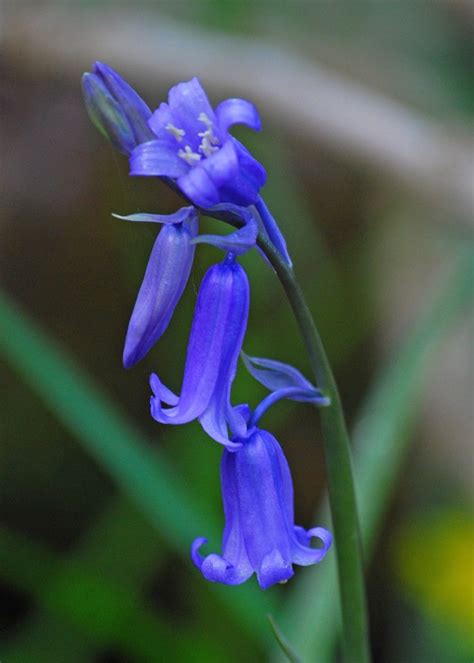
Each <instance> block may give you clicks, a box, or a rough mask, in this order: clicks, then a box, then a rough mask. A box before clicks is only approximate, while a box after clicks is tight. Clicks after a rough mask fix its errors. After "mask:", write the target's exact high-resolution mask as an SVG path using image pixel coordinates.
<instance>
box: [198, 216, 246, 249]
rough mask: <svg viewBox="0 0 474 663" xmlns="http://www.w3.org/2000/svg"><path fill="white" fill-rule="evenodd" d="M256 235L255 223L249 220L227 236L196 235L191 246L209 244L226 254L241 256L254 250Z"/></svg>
mask: <svg viewBox="0 0 474 663" xmlns="http://www.w3.org/2000/svg"><path fill="white" fill-rule="evenodd" d="M257 234H258V226H257V222H256V221H255V219H253V218H251V219H250V221H249V222H248V223H247V224H246V225H245V226H243V227H242V228H239V230H236V231H235V232H233V233H230V234H229V235H198V236H197V237H195V238H194V239H193V244H211V245H212V246H216V247H217V248H218V249H221V250H222V251H226V253H229V252H231V253H234V254H235V255H241V254H243V253H245V252H246V251H249V250H250V249H253V248H254V246H255V243H256V241H257Z"/></svg>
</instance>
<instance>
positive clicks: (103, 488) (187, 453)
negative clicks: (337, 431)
mask: <svg viewBox="0 0 474 663" xmlns="http://www.w3.org/2000/svg"><path fill="white" fill-rule="evenodd" d="M473 35H474V10H473V5H472V4H471V3H470V2H469V1H467V0H451V1H450V0H438V1H437V2H431V1H428V0H426V1H423V0H419V1H417V2H410V1H409V0H399V1H394V2H392V1H389V0H383V1H382V2H368V1H367V0H362V1H361V2H342V1H339V0H338V1H336V2H322V1H316V2H310V0H307V2H300V1H298V0H295V1H288V2H285V1H283V0H279V1H276V2H275V1H270V0H267V1H265V0H253V1H250V0H248V1H245V0H202V1H193V0H181V1H179V2H171V1H169V2H159V1H157V2H147V3H145V2H133V3H132V2H130V3H125V2H120V3H110V2H105V0H104V1H100V0H87V1H86V0H85V1H83V2H62V3H52V2H41V1H38V2H34V3H33V2H31V3H28V2H13V0H11V1H10V2H8V1H5V0H3V2H2V4H1V5H0V44H1V53H2V57H1V60H0V100H1V120H2V122H1V151H2V172H1V175H2V177H1V182H2V184H1V186H2V195H1V199H0V276H1V290H0V326H1V327H0V383H1V393H2V416H1V420H0V437H1V456H0V458H1V460H0V463H1V465H0V476H1V487H0V491H1V517H2V520H1V529H0V556H1V564H0V601H1V614H0V619H1V632H2V642H1V653H0V659H1V661H2V663H13V662H15V663H17V662H18V663H26V662H30V661H32V662H34V663H43V662H46V661H48V663H56V662H57V663H60V662H63V661H64V662H66V661H67V662H68V663H71V662H75V661H77V662H78V663H79V662H83V661H97V662H99V661H100V662H103V663H105V662H114V663H115V662H122V661H132V662H135V661H137V662H139V661H165V660H166V661H203V662H204V661H205V662H208V661H212V662H214V661H216V662H217V661H249V662H250V661H260V660H272V661H273V660H275V661H276V660H280V655H279V653H278V650H276V649H275V645H274V643H273V641H272V638H271V633H270V629H269V626H268V624H267V623H266V621H265V614H266V612H272V614H274V615H275V616H276V618H277V621H279V623H281V625H282V626H283V628H284V630H285V632H286V633H287V635H288V637H290V639H292V641H293V642H294V644H295V647H296V648H297V649H299V651H300V652H301V653H302V655H303V659H304V660H305V661H314V662H316V663H320V662H321V663H324V661H328V662H329V661H337V660H338V646H337V621H336V622H335V621H334V619H333V618H330V616H327V615H329V612H330V611H329V608H328V610H327V611H325V610H324V608H325V606H324V604H323V605H322V606H321V605H320V606H319V608H320V609H322V610H323V613H324V614H325V615H326V616H327V619H328V620H329V621H328V625H327V628H325V634H326V637H327V638H328V642H329V644H328V645H327V651H326V652H325V653H323V652H322V649H321V650H320V649H318V643H317V642H316V643H313V642H312V640H311V637H310V635H309V634H310V633H311V631H312V625H311V620H312V615H313V614H314V615H316V614H317V613H316V612H314V613H313V612H312V610H313V608H312V600H313V596H314V597H315V600H316V601H317V600H318V598H317V596H316V594H317V591H316V589H313V587H314V588H317V587H318V583H320V582H322V580H321V578H322V575H320V576H319V577H318V574H324V573H325V571H324V569H323V566H324V565H321V567H318V568H316V569H304V570H302V569H300V570H299V571H297V573H296V577H295V579H294V580H292V582H291V583H289V584H288V585H285V586H283V587H278V588H273V589H271V590H268V592H266V593H264V594H261V593H260V592H259V591H258V590H257V589H256V587H255V586H253V585H256V583H255V579H252V580H251V581H249V583H250V585H252V586H251V587H245V588H232V587H231V588H224V590H223V591H222V588H217V589H216V588H215V587H211V586H209V585H208V584H207V583H206V582H205V581H204V580H203V578H202V577H201V575H200V574H199V573H198V572H197V571H196V569H194V567H193V566H192V564H191V562H190V560H189V558H188V550H189V545H190V543H191V541H192V540H193V539H194V538H195V537H196V536H199V535H207V534H209V535H210V544H209V545H210V548H209V550H211V548H212V550H216V551H217V550H219V532H220V531H221V528H222V520H223V518H222V511H221V502H220V486H219V479H218V466H219V459H220V453H221V450H220V449H219V448H218V445H216V444H213V443H211V442H209V441H208V440H207V439H206V438H205V436H204V435H203V433H202V432H201V430H200V429H199V427H198V426H197V425H189V426H186V427H185V428H183V429H181V428H180V429H179V430H177V429H174V428H165V427H162V426H159V425H158V424H156V423H155V422H154V421H153V420H152V419H151V417H150V415H149V410H148V398H149V387H148V376H149V374H150V372H152V371H154V370H156V371H158V372H159V374H160V376H162V377H163V380H164V382H165V383H166V384H170V385H171V386H172V387H173V388H176V389H179V386H180V381H181V376H182V367H183V359H184V353H185V349H186V341H187V336H188V330H189V324H190V320H191V317H192V311H193V305H194V301H195V298H196V292H197V288H198V287H199V283H200V280H201V278H202V275H203V274H204V272H205V270H206V269H207V267H208V266H209V265H210V264H211V263H212V262H213V261H216V260H218V259H219V255H218V253H217V252H216V251H214V250H213V249H211V248H202V249H199V250H198V251H197V254H196V255H197V258H196V263H195V267H194V271H193V276H192V278H191V281H190V287H188V290H187V292H186V294H185V296H184V298H183V301H182V302H181V304H180V305H179V307H178V310H177V312H176V314H175V317H174V318H173V321H172V323H171V325H170V327H169V329H168V331H167V332H166V334H165V336H164V337H163V339H162V340H161V341H160V342H159V344H158V345H157V346H156V348H155V349H153V351H152V352H151V353H150V354H149V355H148V357H147V358H146V359H145V360H144V361H142V362H141V363H140V364H139V365H138V366H137V367H135V368H134V369H132V370H131V371H125V370H124V369H123V368H122V365H121V353H122V347H123V341H124V335H125V331H126V326H127V322H128V318H129V315H130V312H131V309H132V306H133V303H134V298H135V296H136V293H137V290H138V287H139V284H140V281H141V278H142V275H143V271H144V268H145V265H146V261H147V259H148V255H149V251H150V249H151V246H152V244H153V241H154V237H155V233H156V228H153V227H151V226H146V225H141V224H140V226H136V225H134V224H130V225H129V224H126V223H125V222H121V221H118V220H116V219H114V218H112V217H111V212H118V213H121V214H128V213H132V212H135V211H149V212H161V213H166V212H172V211H174V210H175V209H176V208H177V207H178V206H179V205H180V201H179V199H178V198H177V197H176V196H175V195H174V194H172V193H171V192H170V191H169V190H168V189H167V188H166V187H164V186H163V185H162V184H161V183H159V182H158V181H155V180H153V179H151V178H150V179H145V178H144V179H140V178H129V177H128V175H127V163H126V159H124V158H123V157H122V156H121V155H119V154H117V153H115V152H114V151H113V149H112V147H111V146H110V145H108V144H107V143H106V142H105V141H104V140H103V138H102V137H101V136H100V135H99V134H98V133H97V132H96V131H95V129H94V128H93V127H92V125H91V123H90V121H89V119H88V117H87V114H86V112H85V110H84V105H83V101H82V96H81V89H80V75H81V73H82V72H83V71H86V70H88V69H89V68H90V66H91V64H92V63H93V61H94V60H97V59H100V60H103V61H105V62H107V63H108V64H110V65H111V66H113V67H114V68H116V69H117V70H118V71H119V72H120V73H121V74H122V75H123V76H124V77H125V78H126V79H127V80H128V81H129V82H130V83H131V84H132V85H133V86H134V87H136V88H137V90H138V91H139V93H140V94H141V95H142V96H143V97H144V98H145V100H146V101H147V102H148V103H149V105H150V106H151V107H152V108H154V107H156V106H157V105H158V104H159V102H160V101H162V100H164V99H165V98H166V95H167V90H168V88H169V87H170V85H172V84H173V83H176V82H177V81H179V80H187V79H189V78H191V77H192V76H194V75H198V76H200V78H201V80H202V82H203V84H204V86H205V88H206V89H207V91H208V92H209V96H210V98H211V100H212V101H213V102H218V101H220V100H221V99H223V98H226V97H227V96H243V97H247V98H249V99H252V100H253V101H254V102H255V103H256V104H257V105H258V107H259V110H260V112H261V115H262V118H263V126H264V130H263V131H262V132H261V133H260V134H252V133H251V132H250V131H246V130H240V129H239V130H238V131H237V132H236V133H238V136H239V138H241V139H242V140H243V141H244V142H245V144H246V145H247V146H248V147H249V149H251V151H252V152H253V153H254V154H255V155H256V157H257V158H259V159H260V160H261V161H262V162H263V163H264V165H265V166H266V169H267V172H268V184H267V185H266V187H265V190H264V195H265V198H266V200H267V202H268V203H269V206H270V208H271V209H272V210H273V212H274V214H275V216H276V217H277V219H278V220H279V222H280V225H281V227H282V229H283V231H284V233H285V235H286V236H287V239H288V243H289V247H290V251H291V253H292V255H293V257H294V261H295V266H296V271H297V274H298V276H299V279H300V282H301V283H302V285H303V288H304V290H305V292H306V294H307V297H308V301H309V303H310V306H311V308H312V310H313V312H314V315H315V319H316V321H317V324H318V326H319V328H320V331H321V334H322V337H323V340H324V343H325V345H326V347H327V350H328V353H329V355H330V358H331V361H332V362H333V365H334V368H335V371H336V374H337V378H338V383H339V385H340V389H341V392H342V397H343V402H344V405H345V408H346V411H347V415H348V419H349V422H350V424H351V427H353V428H354V431H355V433H354V437H355V444H356V449H355V453H356V454H358V453H360V457H361V458H362V460H361V465H360V467H366V468H367V471H366V472H362V471H361V472H360V476H359V483H360V486H361V491H362V492H364V491H365V492H364V495H365V498H361V499H362V501H363V500H364V499H365V500H366V504H365V503H364V504H365V506H367V509H368V512H369V511H370V510H372V511H370V512H371V513H376V516H374V517H373V518H374V519H373V521H370V522H371V524H370V527H369V526H368V527H369V529H370V535H368V538H369V539H370V541H371V543H370V551H369V550H368V552H367V557H368V587H369V599H370V611H371V619H372V643H373V651H374V656H375V660H376V661H383V662H384V663H385V662H386V663H406V662H420V663H425V662H426V663H428V662H430V663H433V662H439V663H458V662H459V663H464V662H465V663H468V661H472V660H473V658H474V640H473V636H472V634H473V633H474V616H473V602H474V571H473V550H474V528H473V518H472V496H473V469H474V468H473V455H472V433H473V427H472V424H473V422H472V411H471V408H472V375H473V373H472V344H471V341H470V338H471V337H470V333H469V332H470V327H471V326H472V315H470V313H469V311H470V309H469V299H470V297H469V291H470V294H471V295H472V281H470V279H469V276H468V275H467V276H466V270H465V263H466V260H469V256H468V257H467V258H466V256H467V254H468V252H469V251H470V250H472V245H471V246H470V247H469V245H470V244H471V243H472V225H471V224H472V212H473V204H472V203H473V188H472V184H473V181H472V175H473V171H474V164H473V158H472V154H473V153H472V149H471V148H470V144H469V140H470V129H471V128H472V114H473V85H472V64H473V46H472V44H473ZM206 224H207V225H206ZM204 227H206V228H207V229H208V230H209V231H210V230H212V229H215V228H216V227H217V226H216V222H213V221H211V220H208V221H207V222H205V223H204ZM244 263H245V266H246V267H247V268H248V272H249V275H250V279H251V286H252V301H251V315H250V322H249V329H248V334H247V337H246V340H245V344H244V348H245V350H246V351H247V352H248V353H249V354H252V355H256V356H272V357H274V358H278V359H281V360H283V361H288V362H292V363H294V364H295V365H296V366H298V367H299V368H300V369H301V370H303V371H305V372H306V373H307V371H308V366H307V362H306V359H305V355H304V351H303V348H302V344H301V341H300V340H299V338H298V335H297V331H296V328H295V324H294V322H293V320H292V317H291V314H290V312H289V308H288V305H287V303H286V301H285V299H284V297H283V292H282V290H281V288H280V287H279V285H278V283H277V282H276V280H275V278H274V276H273V274H272V273H271V271H270V269H269V268H268V267H267V266H266V265H265V264H264V263H263V262H262V260H261V259H260V258H259V256H258V254H257V253H256V252H253V253H251V254H250V255H248V256H246V257H245V258H244ZM466 289H467V294H466ZM471 311H472V310H471ZM2 327H3V331H2V329H1V328H2ZM384 389H385V391H384ZM264 393H265V392H264V390H263V388H260V387H259V386H258V385H255V384H254V383H253V382H252V381H251V380H250V378H249V377H248V376H247V375H246V374H245V373H244V371H243V370H242V369H240V370H239V374H238V378H237V381H236V384H235V388H234V398H233V400H234V402H249V403H251V404H253V405H255V404H256V402H258V399H259V398H261V397H263V395H264ZM367 399H369V405H367ZM370 399H372V400H370ZM370 403H372V406H370ZM370 407H372V409H370ZM361 413H362V414H361ZM265 425H266V426H268V428H269V429H270V430H272V431H273V432H274V434H275V435H276V437H277V438H278V439H279V440H280V442H281V443H282V445H283V447H284V449H285V452H286V454H287V456H288V459H289V463H290V466H291V469H292V473H293V478H294V482H295V493H296V495H295V499H296V514H297V522H298V523H301V524H303V525H305V526H309V525H314V524H316V521H315V512H316V510H317V506H318V504H319V502H320V500H321V498H322V496H323V494H324V489H325V473H324V460H323V457H322V451H321V444H320V434H319V424H318V421H317V419H316V417H315V415H314V413H313V411H312V410H311V409H310V408H307V407H306V406H303V405H295V404H285V403H282V404H280V405H278V407H276V408H274V409H273V410H272V412H270V413H269V414H268V415H267V417H266V419H265ZM364 426H365V427H366V428H364ZM115 437H116V438H117V446H115V445H114V439H115ZM378 445H380V447H379V446H378ZM364 454H365V456H364ZM377 454H378V455H377ZM384 454H385V455H384ZM357 458H358V456H356V465H357V467H359V465H358V460H357ZM363 458H368V459H370V463H372V464H366V465H363ZM368 462H369V461H368ZM369 470H370V472H369ZM377 486H378V487H377ZM365 506H363V508H362V511H363V516H364V514H365V513H366V512H365V510H364V509H365ZM368 512H367V513H368ZM319 517H320V518H324V519H325V520H324V521H318V524H324V525H326V526H328V527H330V522H329V520H328V519H327V517H326V516H319ZM363 521H364V517H363ZM367 522H369V517H368V516H367ZM203 527H209V531H203V529H202V528H203ZM211 530H212V531H211ZM329 563H330V562H328V564H329ZM310 579H311V580H310ZM313 582H314V583H315V584H314V585H313V584H311V583H313ZM332 594H334V592H332ZM321 596H324V594H323V593H321ZM331 598H332V600H333V599H334V596H332V597H331ZM331 614H332V613H331ZM295 615H300V616H301V615H305V619H304V620H303V619H302V618H301V619H300V618H299V617H298V619H296V618H295ZM314 618H315V619H316V616H315V617H314ZM321 623H323V622H321ZM328 634H329V635H328Z"/></svg>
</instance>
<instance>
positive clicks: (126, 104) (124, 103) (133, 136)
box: [82, 62, 153, 155]
mask: <svg viewBox="0 0 474 663" xmlns="http://www.w3.org/2000/svg"><path fill="white" fill-rule="evenodd" d="M82 88H83V92H84V100H85V103H86V108H87V112H88V113H89V116H90V118H91V120H92V122H93V123H94V124H95V126H96V127H97V128H98V129H99V131H100V132H101V133H102V134H104V136H105V137H106V138H108V139H109V140H110V141H111V143H112V144H113V145H114V147H115V148H117V149H118V150H119V151H120V152H123V153H124V154H127V155H128V154H130V153H131V152H132V151H133V150H134V148H135V147H136V146H137V145H139V144H140V143H143V142H146V141H149V140H151V139H152V138H153V132H152V131H151V129H150V127H149V126H148V120H149V119H150V117H151V111H150V109H149V108H148V106H147V105H146V103H145V102H144V101H143V99H142V98H141V97H140V96H139V95H138V94H137V93H136V92H135V90H134V89H133V88H132V87H130V85H129V84H128V83H127V82H126V81H124V80H123V78H122V77H121V76H119V74H117V72H116V71H114V70H113V69H112V68H111V67H109V66H108V65H106V64H104V63H103V62H96V63H95V64H94V66H93V68H92V73H89V72H88V73H85V74H84V75H83V77H82Z"/></svg>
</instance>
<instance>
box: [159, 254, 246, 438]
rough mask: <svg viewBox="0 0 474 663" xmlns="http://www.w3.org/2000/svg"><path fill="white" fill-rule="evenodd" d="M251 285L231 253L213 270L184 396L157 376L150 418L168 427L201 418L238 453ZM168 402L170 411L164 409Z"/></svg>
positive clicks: (191, 345)
mask: <svg viewBox="0 0 474 663" xmlns="http://www.w3.org/2000/svg"><path fill="white" fill-rule="evenodd" d="M248 309H249V284H248V279H247V275H246V274H245V271H244V269H243V268H242V267H241V266H240V265H239V264H238V263H237V262H236V261H235V257H234V255H233V254H232V253H229V254H228V255H227V257H226V258H225V260H224V261H223V262H221V263H219V264H217V265H213V266H212V267H211V268H210V269H209V270H208V271H207V273H206V274H205V276H204V279H203V281H202V284H201V287H200V289H199V293H198V297H197V302H196V308H195V312H194V318H193V323H192V328H191V334H190V337H189V342H188V349H187V355H186V362H185V368H184V377H183V383H182V387H181V395H180V396H177V395H175V394H174V393H173V392H172V391H170V390H169V389H168V388H167V387H166V386H165V385H164V384H163V383H162V382H161V381H160V379H159V378H158V376H157V375H155V374H153V375H152V376H151V379H150V384H151V388H152V391H153V396H152V398H151V414H152V416H153V417H154V419H156V420H157V421H159V422H160V423H163V424H184V423H187V422H189V421H192V420H193V419H199V421H200V423H201V425H202V426H203V428H204V430H205V431H206V432H207V433H208V434H209V435H210V436H211V437H212V438H213V439H214V440H216V441H217V442H220V443H221V444H224V445H226V446H227V447H229V448H232V449H236V448H239V447H240V443H238V442H237V443H236V442H232V441H231V440H230V439H229V434H228V426H227V423H228V418H229V416H231V414H230V412H231V406H230V389H231V385H232V381H233V379H234V376H235V373H236V368H237V360H238V357H239V353H240V350H241V348H242V341H243V337H244V334H245V329H246V326H247V318H248ZM163 403H166V404H167V405H169V406H170V407H168V408H164V407H163Z"/></svg>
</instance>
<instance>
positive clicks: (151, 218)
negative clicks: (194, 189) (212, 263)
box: [112, 207, 197, 244]
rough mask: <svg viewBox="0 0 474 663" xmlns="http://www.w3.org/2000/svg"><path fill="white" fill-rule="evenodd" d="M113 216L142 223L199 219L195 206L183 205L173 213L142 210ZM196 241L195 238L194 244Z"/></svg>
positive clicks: (172, 222)
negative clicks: (152, 212)
mask: <svg viewBox="0 0 474 663" xmlns="http://www.w3.org/2000/svg"><path fill="white" fill-rule="evenodd" d="M112 216H114V217H115V218H116V219H122V220H123V221H136V222H141V223H163V224H175V223H183V222H184V221H188V220H189V219H190V218H191V217H193V218H195V219H196V220H197V212H196V209H195V208H194V207H181V209H179V210H178V211H177V212H173V213H172V214H148V213H147V212H140V213H138V214H128V215H127V216H122V215H121V214H112ZM194 243H195V242H194V239H193V240H192V244H194Z"/></svg>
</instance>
